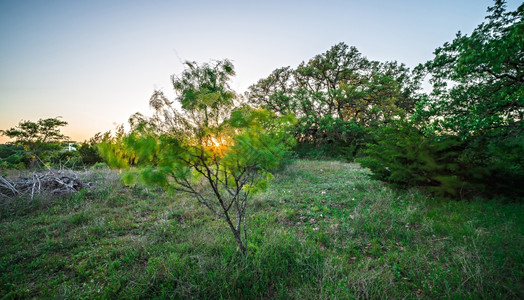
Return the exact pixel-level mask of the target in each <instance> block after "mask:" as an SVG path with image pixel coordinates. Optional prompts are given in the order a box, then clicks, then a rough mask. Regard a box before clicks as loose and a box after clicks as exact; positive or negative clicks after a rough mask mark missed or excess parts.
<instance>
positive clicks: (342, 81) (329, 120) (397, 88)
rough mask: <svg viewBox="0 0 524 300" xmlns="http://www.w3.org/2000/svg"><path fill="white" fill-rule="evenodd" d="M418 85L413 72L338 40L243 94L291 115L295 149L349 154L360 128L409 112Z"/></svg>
mask: <svg viewBox="0 0 524 300" xmlns="http://www.w3.org/2000/svg"><path fill="white" fill-rule="evenodd" d="M418 86H419V83H418V75H417V74H415V73H412V72H411V71H410V70H409V69H408V68H406V67H405V66H404V65H402V64H398V63H396V62H385V63H380V62H377V61H369V60H368V59H366V58H365V57H363V56H362V54H361V53H359V52H358V50H357V49H356V48H355V47H348V46H347V45H346V44H344V43H340V44H337V45H335V46H333V47H332V48H331V49H329V50H328V51H327V52H325V53H323V54H320V55H317V56H315V57H314V58H312V59H310V60H309V61H308V62H302V63H301V64H300V65H299V66H298V67H297V68H296V69H291V68H289V67H287V68H280V69H277V70H275V71H273V73H272V74H270V75H269V76H268V77H267V78H265V79H261V80H259V81H258V82H257V83H256V84H254V85H252V86H251V87H250V88H249V91H248V93H247V94H246V96H247V98H248V99H249V100H250V101H251V102H252V103H255V104H257V105H259V106H262V107H265V108H267V109H270V110H272V111H274V112H276V113H279V114H284V113H287V112H292V113H293V114H295V115H296V116H297V118H298V122H297V125H296V127H295V128H293V130H292V131H291V132H292V133H293V135H294V136H295V138H296V139H297V141H298V144H297V148H296V150H297V151H298V152H299V153H301V154H303V153H309V154H313V155H314V156H324V155H327V156H343V157H345V158H348V159H352V158H353V157H355V155H356V153H357V152H358V151H359V149H360V148H361V146H362V144H363V140H365V138H366V137H367V129H366V128H369V127H374V126H378V125H380V124H383V123H386V122H388V121H389V120H391V119H398V118H402V117H404V116H406V115H407V114H409V113H411V112H412V110H413V107H414V102H415V98H416V91H417V90H418Z"/></svg>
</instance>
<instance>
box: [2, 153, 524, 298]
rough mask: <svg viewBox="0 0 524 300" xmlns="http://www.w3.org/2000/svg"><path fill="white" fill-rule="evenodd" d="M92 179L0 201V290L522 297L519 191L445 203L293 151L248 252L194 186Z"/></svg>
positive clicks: (30, 294) (265, 202) (27, 294)
mask: <svg viewBox="0 0 524 300" xmlns="http://www.w3.org/2000/svg"><path fill="white" fill-rule="evenodd" d="M86 176H89V178H90V180H92V181H95V182H96V183H97V185H96V186H95V187H94V188H92V189H90V190H82V191H80V192H79V193H77V194H74V195H71V196H68V197H63V198H55V199H50V198H45V197H40V198H36V199H34V200H32V201H31V200H29V199H26V198H22V199H15V200H1V201H2V202H1V206H0V216H1V220H0V244H1V246H0V298H2V297H3V298H2V299H11V298H20V297H21V298H65V299H94V298H199V299H202V298H209V299H218V298H227V299H228V298H233V299H240V298H243V299H245V298H279V299H348V298H349V299H351V298H390V299H395V298H408V299H416V298H424V299H427V298H460V299H462V298H469V299H497V298H499V299H501V298H504V299H508V298H510V299H511V298H515V299H518V298H520V299H522V298H524V232H523V231H524V210H523V205H522V204H521V203H522V201H517V200H515V201H506V202H502V201H475V202H466V201H462V202H455V201H443V200H440V201H439V200H435V199H433V198H431V197H429V196H426V195H424V194H423V193H420V192H417V191H396V190H393V189H391V188H389V187H387V186H386V185H385V184H383V183H380V182H377V181H373V180H370V179H369V178H368V177H367V171H366V170H364V169H361V168H360V167H359V166H358V165H357V164H350V163H342V162H337V161H306V160H298V161H295V162H293V163H291V164H290V165H289V166H287V167H286V168H285V169H284V170H282V171H281V172H279V173H277V174H275V178H274V179H273V181H272V184H271V185H270V188H269V189H268V190H267V191H266V192H264V193H262V194H259V195H257V196H255V197H254V198H253V199H252V201H251V204H250V207H249V212H248V226H249V228H248V239H249V245H248V251H249V254H248V256H247V257H245V258H244V257H242V255H241V254H240V252H239V251H237V249H236V243H235V241H234V240H233V236H232V234H231V233H230V231H229V229H228V228H227V226H226V224H225V223H224V222H223V221H222V220H220V219H217V218H216V217H215V216H214V215H213V214H212V213H210V212H208V211H207V208H205V207H202V206H200V205H199V204H198V203H196V201H194V200H193V199H191V198H189V197H188V196H186V195H184V194H177V195H167V194H165V193H164V192H162V191H159V190H147V189H144V188H128V187H125V186H123V185H122V184H121V183H119V181H118V176H117V174H116V173H114V172H110V171H104V170H101V171H91V172H90V173H89V174H87V175H86ZM519 202H520V203H519Z"/></svg>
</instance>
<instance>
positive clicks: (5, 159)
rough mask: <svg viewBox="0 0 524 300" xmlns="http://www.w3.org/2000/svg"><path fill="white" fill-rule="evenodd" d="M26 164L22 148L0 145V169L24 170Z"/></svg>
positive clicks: (26, 157)
mask: <svg viewBox="0 0 524 300" xmlns="http://www.w3.org/2000/svg"><path fill="white" fill-rule="evenodd" d="M28 162H29V157H28V155H27V152H26V151H25V149H24V147H23V146H17V145H11V144H0V169H25V167H26V164H27V163H28Z"/></svg>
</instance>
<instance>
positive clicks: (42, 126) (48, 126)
mask: <svg viewBox="0 0 524 300" xmlns="http://www.w3.org/2000/svg"><path fill="white" fill-rule="evenodd" d="M65 125H67V122H65V121H61V120H59V117H57V118H48V119H40V120H38V121H37V122H31V121H20V123H18V125H17V126H16V127H13V128H11V129H7V130H0V133H1V134H2V135H5V136H7V137H9V138H12V139H15V141H14V142H13V143H14V144H16V145H23V146H27V147H28V148H29V149H30V150H33V151H34V150H36V149H38V148H39V147H40V146H42V145H45V144H46V143H58V142H61V141H64V140H67V137H66V136H64V135H63V134H62V133H60V127H63V126H65Z"/></svg>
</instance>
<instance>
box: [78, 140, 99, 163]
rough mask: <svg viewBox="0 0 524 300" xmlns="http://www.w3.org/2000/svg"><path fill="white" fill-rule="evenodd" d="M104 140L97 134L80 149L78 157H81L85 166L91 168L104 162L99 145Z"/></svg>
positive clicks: (82, 144) (81, 145)
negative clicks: (99, 152) (99, 151)
mask: <svg viewBox="0 0 524 300" xmlns="http://www.w3.org/2000/svg"><path fill="white" fill-rule="evenodd" d="M102 138H103V135H102V134H101V133H97V134H95V135H94V136H93V137H92V138H90V139H89V140H88V141H84V142H83V143H81V144H80V146H79V147H78V149H77V150H78V155H80V157H81V158H82V162H83V163H84V164H85V165H88V166H91V165H95V164H97V163H101V162H102V157H100V155H99V154H98V144H100V143H101V142H102Z"/></svg>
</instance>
